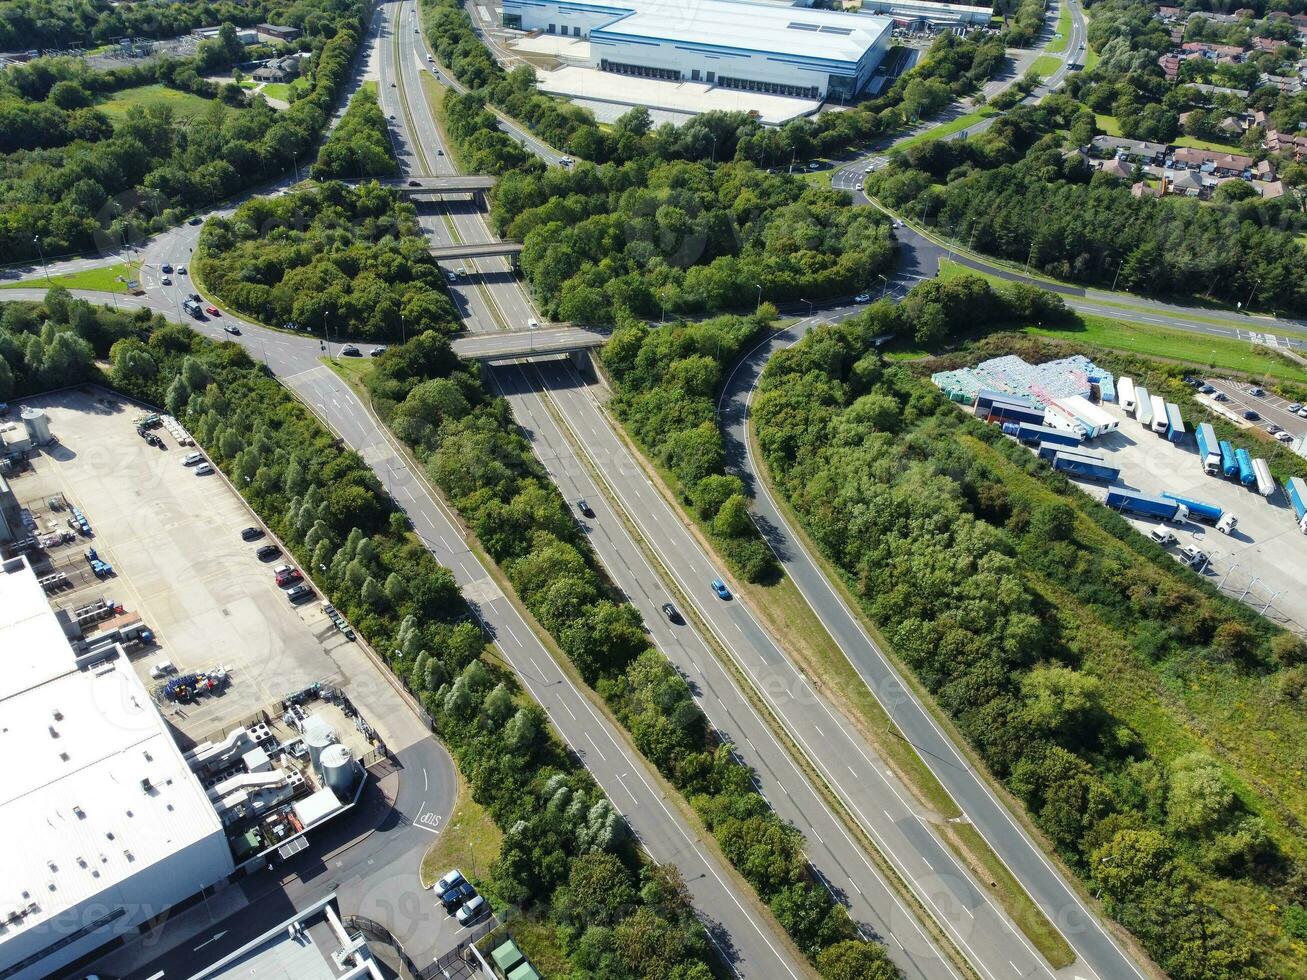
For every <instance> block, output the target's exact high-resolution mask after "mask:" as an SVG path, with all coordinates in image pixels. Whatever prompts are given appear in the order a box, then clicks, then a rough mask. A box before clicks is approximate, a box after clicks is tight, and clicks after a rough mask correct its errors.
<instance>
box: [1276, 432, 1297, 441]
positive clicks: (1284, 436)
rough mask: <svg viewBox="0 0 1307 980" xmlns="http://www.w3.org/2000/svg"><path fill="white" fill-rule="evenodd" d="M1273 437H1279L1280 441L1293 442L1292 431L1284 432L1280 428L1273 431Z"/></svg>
mask: <svg viewBox="0 0 1307 980" xmlns="http://www.w3.org/2000/svg"><path fill="white" fill-rule="evenodd" d="M1275 438H1277V439H1279V440H1280V441H1281V442H1286V443H1287V442H1293V433H1292V432H1285V431H1284V430H1283V429H1281V430H1280V431H1279V432H1277V433H1275Z"/></svg>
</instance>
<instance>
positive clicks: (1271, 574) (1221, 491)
mask: <svg viewBox="0 0 1307 980" xmlns="http://www.w3.org/2000/svg"><path fill="white" fill-rule="evenodd" d="M1100 407H1101V408H1103V409H1104V411H1106V412H1108V413H1109V414H1110V415H1112V416H1114V417H1116V418H1119V419H1121V420H1122V422H1121V427H1120V429H1118V430H1117V431H1115V432H1111V433H1109V434H1107V435H1106V436H1103V437H1101V438H1099V439H1095V440H1094V441H1093V442H1090V443H1087V444H1086V446H1085V448H1087V449H1089V450H1091V451H1098V452H1101V453H1102V454H1103V456H1104V457H1105V458H1106V459H1108V460H1109V461H1110V462H1111V463H1112V464H1113V465H1114V466H1120V467H1121V476H1120V479H1119V480H1117V481H1116V483H1114V484H1112V486H1113V487H1125V488H1128V489H1133V490H1139V491H1142V492H1145V493H1152V494H1160V493H1161V492H1162V491H1163V490H1167V491H1170V492H1171V493H1175V494H1179V495H1180V496H1185V497H1191V498H1193V499H1196V500H1201V501H1203V502H1204V503H1210V504H1214V505H1216V506H1218V507H1220V508H1222V509H1223V510H1226V511H1228V512H1230V513H1233V514H1235V515H1236V516H1237V517H1238V518H1239V525H1238V527H1236V528H1235V531H1234V533H1233V534H1230V535H1225V534H1221V533H1220V532H1218V531H1217V530H1216V529H1215V528H1213V527H1211V526H1210V525H1207V524H1201V523H1197V522H1195V521H1193V520H1190V521H1189V522H1188V523H1187V524H1184V525H1173V524H1172V525H1167V526H1168V527H1170V529H1171V530H1172V531H1173V532H1174V533H1175V535H1176V537H1177V538H1179V544H1178V545H1172V546H1171V547H1170V548H1169V549H1168V550H1169V551H1171V552H1172V553H1173V554H1175V553H1178V551H1179V549H1180V548H1182V547H1184V546H1185V545H1194V546H1195V547H1197V548H1199V549H1201V550H1202V551H1204V552H1206V553H1207V554H1208V555H1210V556H1211V562H1210V565H1209V566H1208V567H1207V568H1206V569H1205V570H1204V573H1203V574H1204V576H1205V577H1206V578H1207V580H1208V581H1209V582H1211V583H1212V584H1213V585H1217V586H1219V587H1220V588H1221V590H1222V591H1223V592H1225V593H1226V594H1227V595H1231V596H1233V597H1234V598H1236V599H1238V598H1241V597H1242V598H1243V601H1245V602H1247V603H1248V604H1249V605H1250V606H1252V607H1253V608H1255V609H1257V610H1259V611H1260V610H1262V608H1263V607H1264V606H1266V605H1267V603H1270V604H1271V605H1270V606H1269V608H1267V610H1266V615H1267V616H1268V617H1270V618H1271V619H1273V620H1275V621H1276V622H1279V623H1281V624H1282V625H1284V626H1286V627H1287V628H1290V629H1294V630H1296V631H1298V632H1304V631H1307V592H1305V591H1304V590H1303V589H1302V587H1301V583H1302V569H1303V568H1305V567H1307V535H1303V534H1302V533H1301V532H1299V530H1298V527H1297V522H1296V519H1295V517H1294V512H1293V508H1292V507H1291V506H1290V505H1289V502H1288V500H1287V499H1286V497H1285V494H1284V490H1283V488H1280V489H1278V490H1277V491H1276V493H1275V494H1274V495H1273V496H1271V497H1269V498H1266V497H1262V496H1260V495H1259V494H1257V493H1256V492H1255V491H1253V490H1249V489H1247V488H1245V487H1243V486H1241V485H1240V484H1239V483H1238V481H1236V480H1227V479H1225V478H1223V477H1216V476H1208V475H1207V474H1205V473H1204V472H1203V469H1202V467H1201V465H1200V464H1199V462H1198V449H1197V447H1196V445H1195V444H1194V440H1193V436H1192V434H1191V435H1190V436H1189V437H1188V440H1187V441H1186V442H1185V443H1184V444H1182V445H1176V444H1174V443H1171V442H1168V441H1167V440H1166V439H1165V438H1164V437H1163V436H1160V435H1156V434H1154V433H1152V432H1149V431H1147V430H1146V429H1144V428H1143V426H1141V425H1140V424H1139V423H1138V422H1136V421H1135V420H1134V419H1133V418H1131V417H1129V416H1128V415H1126V413H1125V412H1124V411H1122V409H1121V406H1120V405H1118V404H1114V403H1104V404H1103V405H1101V406H1100ZM1196 424H1197V423H1196V422H1192V423H1191V422H1189V420H1186V425H1187V426H1188V427H1189V428H1190V429H1191V430H1192V429H1193V428H1194V427H1195V426H1196ZM1256 443H1257V441H1256V440H1254V439H1252V438H1251V437H1250V438H1248V439H1246V440H1240V441H1238V442H1237V443H1236V446H1240V445H1242V446H1243V447H1244V448H1247V449H1248V450H1249V451H1250V452H1252V454H1253V456H1254V457H1256V456H1257V455H1258V453H1257V451H1256ZM1076 482H1077V484H1078V485H1079V486H1080V487H1081V488H1082V489H1083V490H1085V491H1086V492H1087V493H1090V494H1092V495H1093V496H1094V497H1096V498H1097V499H1099V500H1102V499H1104V497H1106V495H1107V489H1108V488H1107V487H1106V486H1105V485H1104V484H1102V483H1096V482H1093V481H1089V480H1077V481H1076ZM1126 519H1127V520H1128V521H1130V523H1131V524H1133V525H1134V526H1135V527H1136V528H1138V529H1139V530H1140V531H1141V532H1142V533H1144V534H1147V533H1148V530H1149V529H1150V528H1153V527H1159V526H1161V525H1160V523H1159V522H1157V521H1151V520H1148V519H1145V518H1139V517H1135V516H1133V515H1129V516H1127V517H1126Z"/></svg>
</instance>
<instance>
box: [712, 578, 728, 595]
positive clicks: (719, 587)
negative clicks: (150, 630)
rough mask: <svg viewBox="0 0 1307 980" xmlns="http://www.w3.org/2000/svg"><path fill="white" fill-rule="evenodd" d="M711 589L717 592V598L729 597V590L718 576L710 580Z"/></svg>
mask: <svg viewBox="0 0 1307 980" xmlns="http://www.w3.org/2000/svg"><path fill="white" fill-rule="evenodd" d="M712 590H713V591H714V592H716V593H717V598H718V599H729V598H730V597H731V590H730V589H728V588H727V587H726V583H725V582H723V581H722V580H721V579H719V578H715V579H713V580H712Z"/></svg>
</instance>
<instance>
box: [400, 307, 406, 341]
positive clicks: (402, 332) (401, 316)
mask: <svg viewBox="0 0 1307 980" xmlns="http://www.w3.org/2000/svg"><path fill="white" fill-rule="evenodd" d="M399 338H400V340H399V342H400V343H401V344H407V343H408V333H407V332H406V331H405V330H404V314H403V313H401V314H400V315H399Z"/></svg>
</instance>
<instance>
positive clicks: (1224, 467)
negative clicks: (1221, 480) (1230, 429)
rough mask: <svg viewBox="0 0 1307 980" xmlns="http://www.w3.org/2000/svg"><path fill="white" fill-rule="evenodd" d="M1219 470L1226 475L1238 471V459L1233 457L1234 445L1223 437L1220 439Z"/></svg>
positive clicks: (1232, 474) (1231, 474)
mask: <svg viewBox="0 0 1307 980" xmlns="http://www.w3.org/2000/svg"><path fill="white" fill-rule="evenodd" d="M1221 472H1222V473H1224V474H1225V475H1226V476H1234V475H1235V474H1236V473H1238V472H1239V460H1237V459H1236V458H1235V455H1234V446H1232V445H1230V443H1229V442H1228V441H1226V440H1225V439H1222V440H1221Z"/></svg>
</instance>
